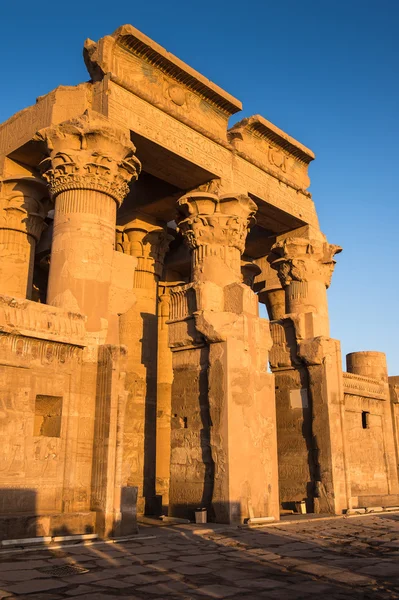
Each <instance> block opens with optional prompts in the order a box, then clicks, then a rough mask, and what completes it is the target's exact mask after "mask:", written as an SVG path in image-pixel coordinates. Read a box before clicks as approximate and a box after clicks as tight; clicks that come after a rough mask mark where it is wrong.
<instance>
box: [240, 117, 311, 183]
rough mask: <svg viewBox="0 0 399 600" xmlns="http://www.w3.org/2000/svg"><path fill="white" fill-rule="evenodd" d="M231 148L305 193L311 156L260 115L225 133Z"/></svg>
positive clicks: (302, 146) (301, 145)
mask: <svg viewBox="0 0 399 600" xmlns="http://www.w3.org/2000/svg"><path fill="white" fill-rule="evenodd" d="M228 138H229V140H230V142H231V143H232V144H233V146H234V148H236V149H237V150H239V151H240V152H242V153H243V154H245V155H247V156H248V159H249V160H250V161H251V160H253V161H256V162H257V163H259V164H260V165H261V166H262V167H264V168H267V169H271V171H272V172H273V173H274V174H275V175H276V176H277V177H278V178H280V179H281V180H282V181H287V182H288V183H290V184H291V185H294V186H298V188H299V189H302V190H303V191H305V190H306V189H307V188H308V187H309V185H310V179H309V176H308V166H309V163H310V162H311V161H312V160H314V158H315V155H314V154H313V152H312V151H311V150H309V148H306V146H304V145H303V144H301V143H300V142H297V140H295V139H294V138H292V137H291V136H289V135H287V134H286V133H285V132H284V131H282V130H281V129H279V128H278V127H276V126H275V125H273V123H270V121H267V120H266V119H264V118H263V117H261V116H260V115H254V116H253V117H249V118H248V119H243V120H242V121H240V122H239V123H237V124H236V125H234V126H233V127H232V128H231V129H229V132H228Z"/></svg>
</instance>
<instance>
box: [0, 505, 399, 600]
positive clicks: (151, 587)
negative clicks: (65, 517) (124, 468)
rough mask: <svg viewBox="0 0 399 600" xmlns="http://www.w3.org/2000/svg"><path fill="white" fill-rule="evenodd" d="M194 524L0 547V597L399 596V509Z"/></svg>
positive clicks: (103, 599) (133, 599)
mask: <svg viewBox="0 0 399 600" xmlns="http://www.w3.org/2000/svg"><path fill="white" fill-rule="evenodd" d="M197 531H198V530H196V528H195V526H185V527H183V526H181V527H168V528H159V529H157V530H156V531H155V534H154V529H150V530H145V529H144V530H142V533H141V535H140V536H139V537H141V539H135V540H131V541H130V540H129V541H128V542H123V543H122V542H120V543H117V544H105V543H104V544H93V545H91V546H83V545H75V546H72V547H64V548H62V549H55V548H54V549H51V548H46V549H37V550H34V551H30V552H18V553H13V554H2V555H0V599H2V598H18V599H23V598H25V599H29V600H61V599H62V600H65V599H67V598H68V599H73V598H76V599H77V600H110V599H112V598H121V599H123V600H128V599H129V600H149V599H151V600H161V599H162V600H175V599H176V600H177V599H178V600H189V599H193V600H200V599H201V600H206V599H207V598H208V599H209V598H233V599H234V598H235V599H238V598H239V599H240V600H241V599H251V600H256V599H258V598H259V599H261V598H262V599H263V598H270V599H274V598H275V599H282V600H296V599H300V598H315V599H316V598H317V599H319V598H321V597H324V598H328V599H331V598H332V599H335V598H336V599H339V598H340V599H343V600H344V599H355V600H357V599H367V598H370V599H371V598H372V599H380V598H381V599H388V598H389V599H394V598H399V514H384V515H379V516H377V515H375V516H367V517H360V518H359V517H357V518H343V519H333V520H313V521H310V522H309V521H308V522H303V523H300V524H293V523H292V524H287V523H285V524H281V525H280V524H279V525H278V526H273V527H267V528H262V529H251V530H249V529H245V528H227V529H224V530H217V529H216V530H215V531H213V532H208V533H206V532H202V533H201V534H199V533H197ZM150 534H151V535H150ZM154 535H155V537H154ZM144 536H146V539H144ZM71 567H72V568H71ZM74 570H75V571H76V570H78V571H81V572H79V573H74V572H73V571H74ZM68 571H69V573H68Z"/></svg>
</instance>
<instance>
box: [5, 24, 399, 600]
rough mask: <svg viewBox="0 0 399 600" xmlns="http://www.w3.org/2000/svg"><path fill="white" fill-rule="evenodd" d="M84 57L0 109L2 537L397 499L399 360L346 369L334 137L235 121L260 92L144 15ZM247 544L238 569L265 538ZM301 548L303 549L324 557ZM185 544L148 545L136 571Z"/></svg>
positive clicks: (188, 551) (355, 363)
mask: <svg viewBox="0 0 399 600" xmlns="http://www.w3.org/2000/svg"><path fill="white" fill-rule="evenodd" d="M84 56H85V62H86V65H87V68H88V70H89V73H90V77H91V80H90V81H89V82H87V83H84V84H80V85H78V86H76V87H67V86H61V87H59V88H57V89H56V90H54V91H53V92H50V93H49V94H47V95H46V96H43V97H41V98H39V99H38V100H37V103H36V104H35V105H34V106H32V107H28V108H26V109H25V110H23V111H20V112H19V113H17V114H16V115H14V116H13V117H11V119H9V120H8V121H7V122H6V123H4V124H2V125H0V258H1V260H0V433H1V439H2V446H1V450H0V455H1V456H0V464H1V468H0V487H1V492H0V538H2V539H16V538H20V537H21V538H22V537H29V538H32V537H37V536H60V535H61V536H62V535H66V536H70V535H74V534H82V533H95V534H98V535H99V536H119V535H130V534H133V533H135V532H137V514H139V515H142V514H143V513H145V512H146V513H148V514H151V515H161V514H163V515H170V516H183V517H185V518H187V517H188V518H189V519H193V518H194V513H195V511H196V510H197V509H198V508H200V509H206V511H207V515H206V516H207V520H208V521H218V522H224V523H232V522H242V521H245V520H248V519H251V520H252V519H253V518H254V517H255V518H256V517H258V518H259V517H271V518H274V519H275V520H276V521H277V520H278V519H279V516H280V509H281V508H283V509H289V510H294V509H295V510H296V511H298V510H300V511H302V512H303V510H306V511H307V512H316V513H317V512H328V513H336V514H342V513H343V512H344V511H348V514H351V512H352V511H353V509H356V508H360V509H361V508H366V509H367V507H368V508H369V509H370V507H381V508H385V507H387V506H397V505H398V503H399V481H398V471H397V464H398V456H399V454H398V448H399V400H398V399H399V379H398V377H388V373H387V368H386V361H385V356H384V355H383V354H382V353H379V352H353V353H351V354H350V355H348V357H347V371H348V372H347V373H344V372H343V369H342V364H341V351H340V344H339V342H338V341H337V340H334V339H332V338H330V331H329V318H328V304H327V288H328V287H329V285H330V283H331V276H332V273H333V270H334V266H335V260H334V256H335V255H336V254H337V253H339V252H340V251H341V248H340V247H339V246H337V245H333V244H330V243H329V242H328V241H327V239H326V237H325V236H324V235H323V234H322V233H321V231H320V229H319V225H318V221H317V215H316V212H315V207H314V204H313V201H312V198H311V195H310V193H309V192H308V191H307V188H308V187H309V184H310V181H309V177H308V165H309V163H310V162H311V161H312V160H313V159H314V155H313V153H312V151H311V150H309V149H308V148H306V147H305V146H303V145H302V144H301V143H299V142H298V141H296V140H294V139H293V138H291V137H290V136H288V135H287V134H286V133H284V132H283V131H281V130H280V129H279V128H278V127H276V126H275V125H273V124H272V123H270V122H269V121H267V120H266V119H264V118H263V117H261V116H259V115H255V116H252V117H249V118H246V119H244V120H242V121H240V122H239V123H237V124H236V125H234V126H233V127H232V128H231V129H230V130H227V127H228V119H229V117H230V116H231V115H233V114H234V113H236V112H237V111H238V110H240V109H241V103H240V102H239V101H238V100H237V99H235V98H233V97H232V96H231V95H230V94H228V93H227V92H225V91H224V90H222V89H221V88H219V87H218V86H217V85H215V84H213V83H212V82H210V81H209V80H207V79H206V78H205V77H204V76H203V75H201V74H200V73H197V72H196V71H195V70H193V69H192V68H191V67H189V66H188V65H186V64H185V63H183V62H182V61H181V60H179V59H178V58H176V57H175V56H173V55H172V54H170V53H168V52H167V51H166V50H165V49H163V48H161V47H160V46H159V45H158V44H156V43H155V42H154V41H152V40H150V39H149V38H148V37H147V36H145V35H144V34H142V33H140V32H139V31H137V30H136V29H135V28H134V27H132V26H130V25H124V26H122V27H121V28H119V29H118V30H117V31H115V32H114V33H113V34H112V35H110V36H106V37H104V38H103V39H101V40H99V41H98V42H97V43H95V42H93V41H91V40H88V41H87V42H86V43H85V50H84ZM259 302H264V303H265V304H266V306H267V310H268V313H269V317H270V322H269V321H267V320H266V319H261V318H259ZM268 363H269V364H270V367H271V371H272V372H268V370H267V364H268ZM374 510H375V509H374ZM168 526H170V523H169V524H168ZM279 541H281V539H280V540H277V541H276V539H275V540H274V545H271V546H270V548H275V549H276V552H279V550H277V548H279V546H280V545H281V544H279ZM382 541H383V540H373V541H372V542H370V544H371V543H372V544H374V545H376V546H378V547H384V546H383V544H381V542H382ZM365 543H366V542H359V545H358V549H359V551H363V550H364V544H365ZM367 543H369V542H367ZM385 543H387V544H391V546H390V548H391V549H393V550H394V549H395V547H396V546H395V543H396V542H395V540H392V539H387V540H385ZM392 544H393V545H392ZM270 548H269V550H270ZM108 550H109V557H112V560H117V552H112V550H111V549H108ZM193 550H194V551H193ZM211 550H212V549H210V551H209V553H208V554H206V553H203V552H202V551H201V552H199V553H196V548H194V549H193V548H185V557H184V560H182V561H180V563H181V564H179V565H178V567H179V568H180V574H181V575H182V576H183V575H187V577H195V576H197V577H198V580H200V578H201V577H203V576H205V575H207V574H208V573H207V569H208V568H209V567H208V564H210V563H211V562H212V555H213V554H214V553H213V552H212V551H211ZM269 550H268V551H267V552H266V553H264V554H263V555H262V554H261V553H256V552H254V553H249V552H248V553H247V554H246V558H245V561H247V560H248V556H250V557H251V556H252V555H255V556H258V558H257V559H256V560H259V561H267V560H269V561H270V562H274V561H278V560H280V559H279V555H278V554H275V555H274V553H273V552H270V551H269ZM134 551H135V552H136V554H135V553H134ZM301 551H302V552H303V553H304V555H303V556H301V555H300V553H301ZM224 552H225V555H226V556H225V558H224V561H225V562H224V563H223V561H221V560H220V556H219V557H215V556H213V558H214V559H215V560H217V558H219V562H220V565H219V566H220V569H228V565H229V564H234V561H236V562H237V561H241V560H244V558H243V555H242V553H241V551H240V550H239V549H236V550H234V551H231V552H230V551H229V552H227V551H226V550H224ZM71 553H73V551H71ZM286 553H287V554H286V555H284V558H282V559H281V561H284V562H281V564H280V566H281V568H285V569H288V570H291V569H294V567H295V566H296V565H300V564H301V561H302V562H303V559H306V562H308V561H310V562H312V561H313V559H314V558H315V557H316V558H317V556H318V550H317V549H316V550H314V549H312V548H305V549H304V548H296V547H291V548H289V547H288V548H286ZM267 555H269V556H268V558H267ZM272 555H274V556H272ZM209 557H211V558H209ZM174 558H176V554H175V551H174V550H172V551H170V550H168V549H167V548H160V547H159V545H158V544H151V545H150V544H149V545H148V546H147V547H146V548H145V547H144V548H143V547H141V548H139V549H137V550H135V549H134V548H132V562H133V561H134V562H135V563H136V564H135V567H136V571H134V569H133V567H132V569H133V570H132V572H131V576H132V577H134V576H136V577H138V579H137V581H136V583H137V585H141V584H142V585H143V588H144V587H145V585H146V584H147V583H148V582H147V580H146V579H145V578H144V579H143V578H142V579H141V580H140V577H139V575H141V574H143V577H144V575H145V576H147V573H146V570H145V569H144V571H142V572H141V571H140V569H142V568H144V567H143V563H145V566H147V565H148V564H151V563H154V564H155V563H158V564H159V567H158V568H159V569H161V570H162V569H166V570H167V569H169V568H170V561H172V560H173V559H174ZM82 560H83V561H84V559H82ZM102 560H103V561H105V562H103V563H102V564H101V565H98V568H100V567H101V568H102V569H103V570H105V571H108V569H107V567H106V561H107V560H108V559H107V558H106V557H102ZM251 560H253V559H251ZM84 562H85V561H84ZM111 562H112V561H111ZM196 562H198V564H199V565H201V564H203V565H206V566H198V565H196V564H195V563H196ZM227 563H228V564H227ZM33 564H35V563H34V561H33ZM184 565H186V566H184ZM89 566H90V569H91V566H92V565H91V562H89ZM128 567H129V565H127V564H126V563H121V564H120V568H121V569H124V568H128ZM184 568H185V569H186V571H184ZM187 569H191V571H190V570H187ZM195 569H197V570H198V571H197V572H195V571H194V570H195ZM201 569H202V570H201ZM273 569H274V567H273V568H270V570H271V571H272V570H273ZM24 571H25V572H29V577H30V576H32V577H33V576H34V580H35V581H36V571H37V569H36V567H32V568H25V569H21V570H16V571H15V574H14V575H12V574H11V579H10V582H11V580H12V577H19V578H23V577H24ZM32 572H33V574H32ZM176 573H179V571H178V570H177V571H176ZM103 575H104V573H103ZM119 575H120V576H121V577H123V576H124V571H123V570H122V571H120V572H119ZM268 575H270V576H271V575H272V573H271V572H268ZM261 578H262V577H261V576H259V577H257V579H261ZM41 579H42V578H41V577H40V580H41ZM103 579H104V580H105V579H107V580H109V589H111V588H112V585H114V586H118V587H120V589H121V590H124V589H125V585H124V584H122V583H120V580H119V577H118V576H115V572H113V573H111V572H109V573H106V577H104V578H103ZM44 580H45V578H44V577H43V581H44ZM72 580H73V581H74V583H75V585H76V586H77V585H79V584H80V583H82V584H83V582H84V581H87V582H89V581H92V582H93V585H94V582H98V581H100V578H99V575H98V571H97V570H95V571H94V572H93V571H92V570H91V572H90V573H89V574H88V575H87V577H84V575H83V574H79V575H73V576H71V582H72ZM242 580H243V581H249V580H250V577H244V578H242ZM273 581H274V579H273ZM353 581H354V580H353ZM359 581H360V580H359ZM131 583H132V585H133V582H131ZM199 583H201V585H198V587H202V588H204V587H205V584H204V585H202V584H203V583H204V582H203V581H199ZM21 584H22V582H21ZM263 584H264V586H265V587H270V584H269V582H268V583H265V582H263ZM263 584H262V582H260V583H259V586H261V585H263ZM43 585H45V584H44V583H43ZM157 585H160V583H158V584H157ZM209 585H210V588H209V589H208V592H209V594H211V595H212V593H213V594H216V596H215V597H217V594H218V593H219V592H220V593H225V594H227V595H228V594H229V593H230V592H229V590H226V589H225V590H224V592H223V590H219V592H218V589H219V588H215V587H212V586H213V583H212V584H209ZM218 585H224V583H222V582H221V581H217V582H216V583H215V586H218ZM271 585H273V584H271ZM104 587H105V584H104ZM177 587H179V586H177ZM180 587H181V586H180ZM252 588H253V586H252V587H251V589H252ZM18 589H19V588H18ZM23 589H25V588H23ZM49 589H50V588H49ZM54 589H56V588H54ZM115 589H117V588H116V587H115ZM126 589H128V588H126ZM21 590H22V588H21ZM165 590H166V591H165ZM165 590H164V592H163V591H162V589H161V588H155V593H158V592H159V594H160V595H162V593H165V594H166V593H167V594H168V595H173V594H174V593H175V592H180V591H182V592H183V593H186V590H185V588H184V586H183V587H181V590H178V589H177V588H176V589H175V590H174V591H173V586H171V587H169V588H165ZM21 593H22V592H21ZM23 593H25V592H23ZM37 593H38V594H42V593H43V594H45V590H44V588H43V592H42V591H40V590H39V589H38V591H37ZM49 593H50V592H49ZM57 593H58V592H57ZM62 593H63V592H62ZM97 593H98V594H99V597H100V595H101V594H103V593H104V591H103V590H98V592H97ZM110 593H112V592H110ZM118 593H119V592H118ZM120 593H121V594H122V591H121V592H120ZM147 593H152V592H148V590H147V591H146V592H145V594H147ZM243 593H246V588H245V590H244V588H243ZM290 593H291V597H295V596H296V595H297V594H299V591H298V590H296V591H295V590H292V591H291V592H290ZM82 594H83V595H85V592H84V591H83V592H82ZM198 594H200V592H198ZM259 594H263V592H260V591H259ZM270 594H271V597H273V594H277V590H275V591H273V589H271V588H270ZM88 595H90V593H89V594H88Z"/></svg>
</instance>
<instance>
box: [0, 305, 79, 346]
mask: <svg viewBox="0 0 399 600" xmlns="http://www.w3.org/2000/svg"><path fill="white" fill-rule="evenodd" d="M0 332H6V333H10V334H11V333H13V334H16V333H19V334H21V335H25V336H27V337H36V338H44V339H47V340H54V341H60V342H70V343H73V344H76V345H80V346H84V345H85V334H86V330H85V317H84V316H83V315H81V314H78V313H76V314H74V313H71V312H64V311H62V310H60V309H57V308H55V307H53V306H48V305H46V304H38V303H37V302H30V301H28V300H17V299H15V298H10V297H7V296H0Z"/></svg>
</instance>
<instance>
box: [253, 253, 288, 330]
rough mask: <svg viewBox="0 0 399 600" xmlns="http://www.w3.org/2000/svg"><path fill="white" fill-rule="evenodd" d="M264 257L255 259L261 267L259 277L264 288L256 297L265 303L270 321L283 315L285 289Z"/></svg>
mask: <svg viewBox="0 0 399 600" xmlns="http://www.w3.org/2000/svg"><path fill="white" fill-rule="evenodd" d="M266 258H267V257H263V258H260V259H258V260H257V261H256V262H257V264H259V266H260V267H261V269H262V274H261V279H262V280H263V282H264V283H263V285H264V288H263V289H262V290H261V291H260V292H259V293H258V299H259V302H261V303H262V304H265V305H266V308H267V313H268V315H269V319H270V321H277V320H279V319H282V318H283V317H284V316H285V291H284V289H283V287H282V286H281V283H280V280H279V278H278V275H277V272H276V270H275V269H272V267H271V266H270V264H269V262H268V261H267V260H266Z"/></svg>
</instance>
